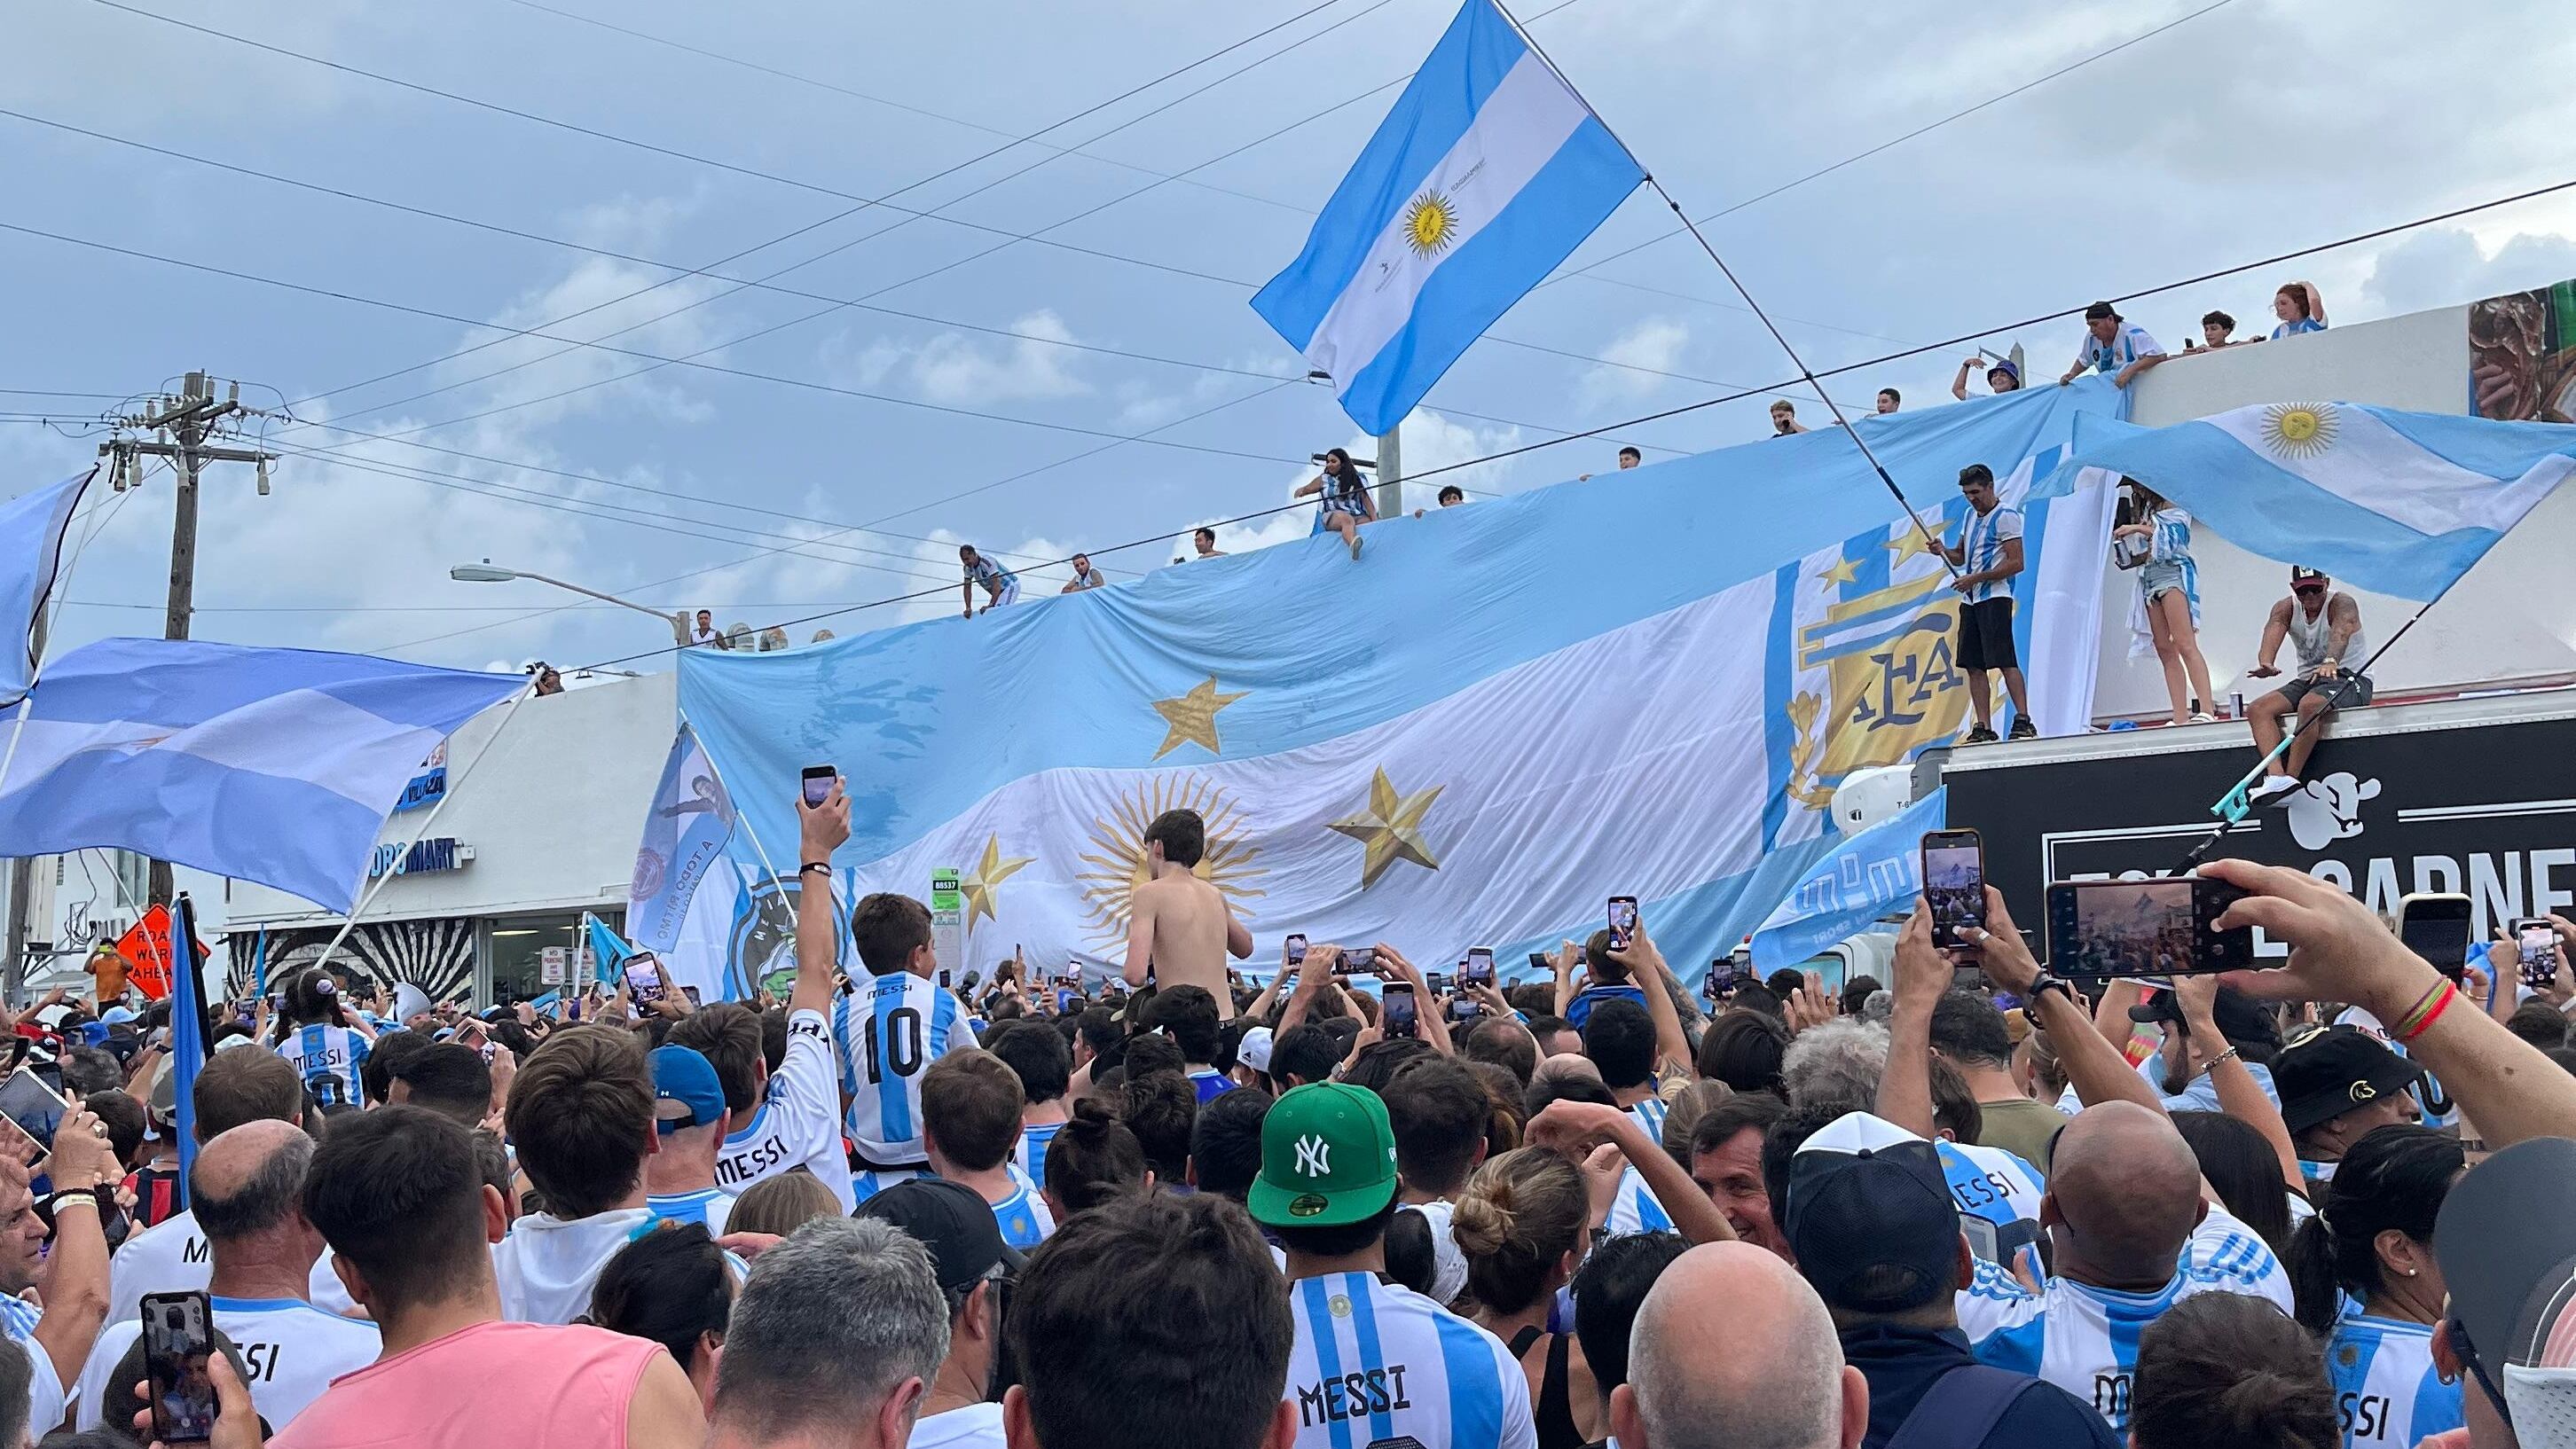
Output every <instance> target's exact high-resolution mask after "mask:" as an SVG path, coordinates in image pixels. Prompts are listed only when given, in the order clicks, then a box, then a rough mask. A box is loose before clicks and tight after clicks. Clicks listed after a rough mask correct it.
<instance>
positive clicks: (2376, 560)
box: [2043, 402, 2576, 600]
mask: <svg viewBox="0 0 2576 1449" xmlns="http://www.w3.org/2000/svg"><path fill="white" fill-rule="evenodd" d="M2087 467H2094V468H2105V469H2109V470H2111V471H2112V472H2115V473H2125V474H2127V475H2129V476H2130V477H2133V478H2136V479H2137V480H2138V481H2139V482H2142V483H2144V484H2146V485H2147V486H2148V487H2150V488H2153V489H2154V490H2156V492H2158V493H2160V494H2162V495H2163V496H2165V497H2166V498H2169V499H2171V500H2173V501H2174V502H2175V503H2178V504H2180V505H2182V506H2183V507H2184V508H2187V509H2189V510H2190V511H2191V513H2192V515H2193V516H2194V517H2195V518H2197V519H2199V520H2200V521H2201V522H2203V523H2206V524H2208V525H2209V526H2210V527H2211V528H2212V529H2213V530H2215V531H2216V532H2217V533H2218V535H2219V536H2220V537H2222V538H2224V539H2226V540H2227V541H2228V542H2230V543H2233V544H2235V545H2236V546H2237V547H2239V548H2242V549H2245V550H2246V551H2248V552H2250V553H2258V554H2261V555H2263V556H2264V557H2266V558H2270V559H2276V560H2278V561H2280V562H2283V563H2289V564H2299V565H2304V566H2307V567H2310V568H2317V569H2323V570H2324V571H2325V572H2326V573H2327V574H2329V575H2331V576H2333V577H2334V578H2337V579H2340V580H2342V581H2343V582H2345V583H2349V584H2356V585H2359V586H2360V587H2362V588H2365V589H2369V590H2371V591H2373V592H2375V593H2382V594H2389V595H2393V596H2395V597H2397V598H2401V599H2420V600H2431V599H2436V598H2439V597H2441V595H2442V592H2443V590H2445V589H2448V588H2449V587H2450V586H2451V585H2452V583H2453V582H2455V581H2456V580H2457V579H2458V578H2459V577H2460V575H2462V574H2464V573H2467V572H2468V571H2469V566H2470V565H2472V564H2474V563H2476V562H2477V561H2478V560H2479V559H2480V558H2482V557H2484V556H2485V554H2486V551H2487V550H2488V549H2490V548H2493V547H2495V544H2496V541H2497V540H2498V539H2500V538H2502V537H2504V535H2505V532H2506V530H2508V529H2510V528H2512V527H2513V526H2514V525H2515V524H2516V523H2519V522H2521V521H2522V517H2523V515H2524V514H2526V513H2529V512H2530V511H2531V510H2532V509H2533V508H2534V507H2536V506H2538V504H2539V503H2540V500H2541V499H2543V498H2546V497H2547V496H2549V490H2550V489H2552V488H2555V487H2557V486H2558V484H2559V483H2560V481H2561V480H2563V479H2565V478H2566V476H2567V474H2568V472H2569V470H2570V469H2576V427H2571V426H2569V425H2567V424H2564V423H2514V422H2498V421H2495V420H2492V419H2487V418H2465V417H2452V416H2449V415H2446V414H2440V413H2410V412H2400V411H2398V410H2397V409H2395V408H2378V407H2362V406H2358V405H2355V404H2353V403H2340V402H2320V403H2266V404H2262V405H2259V406H2255V407H2246V408H2237V409H2235V410H2234V411H2232V412H2224V413H2217V414H2214V415H2212V416H2210V417H2206V418H2201V419H2199V420H2197V421H2195V422H2188V423H2177V424H2175V425H2173V426H2172V427H2165V428H2141V427H2133V426H2131V425H2130V424H2127V423H2124V422H2119V421H2116V420H2112V419H2107V418H2085V419H2082V420H2081V422H2080V423H2079V425H2078V427H2077V428H2076V432H2075V449H2074V456H2073V457H2072V458H2071V459H2070V460H2069V462H2068V463H2067V464H2066V465H2065V467H2064V468H2063V469H2062V470H2061V472H2062V473H2063V474H2064V475H2065V476H2063V477H2061V478H2058V479H2053V480H2050V481H2049V483H2048V484H2047V485H2046V487H2045V488H2044V490H2043V491H2050V492H2054V491H2065V490H2071V489H2072V488H2073V487H2075V486H2076V484H2075V479H2074V473H2075V471H2076V470H2078V469H2082V468H2087Z"/></svg>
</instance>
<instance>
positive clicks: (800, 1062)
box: [716, 1011, 858, 1213]
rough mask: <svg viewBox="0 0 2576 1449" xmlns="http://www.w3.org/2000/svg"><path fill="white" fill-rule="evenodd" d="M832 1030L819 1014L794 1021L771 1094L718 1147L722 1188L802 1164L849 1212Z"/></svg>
mask: <svg viewBox="0 0 2576 1449" xmlns="http://www.w3.org/2000/svg"><path fill="white" fill-rule="evenodd" d="M832 1075H833V1073H832V1033H831V1029H830V1028H829V1027H827V1026H825V1025H824V1023H823V1013H821V1012H819V1011H799V1012H794V1013H791V1014H790V1015H789V1016H788V1018H787V1054H786V1055H785V1056H783V1057H781V1058H780V1059H779V1062H778V1070H777V1071H775V1072H772V1073H770V1076H769V1095H768V1097H767V1098H766V1099H765V1100H763V1101H762V1102H761V1104H760V1110H759V1111H757V1112H755V1113H753V1114H752V1118H751V1121H750V1122H749V1123H748V1124H746V1125H745V1126H744V1127H743V1129H742V1130H741V1131H739V1132H733V1133H729V1134H727V1135H726V1137H725V1140H724V1145H723V1146H722V1147H719V1148H718V1149H716V1186H718V1187H721V1188H723V1189H724V1190H725V1191H727V1192H733V1193H738V1192H741V1191H742V1190H743V1189H745V1188H747V1187H750V1186H751V1185H752V1184H753V1183H755V1182H758V1181H760V1180H761V1179H762V1178H764V1177H775V1176H777V1175H778V1174H779V1173H782V1172H786V1171H788V1170H790V1169H792V1168H798V1167H802V1168H804V1169H805V1170H806V1171H808V1172H810V1173H812V1174H814V1178H815V1180H816V1181H818V1182H820V1183H822V1184H823V1185H824V1186H825V1187H827V1188H830V1189H831V1190H832V1196H833V1198H834V1199H835V1200H836V1201H838V1202H839V1203H840V1204H841V1211H843V1212H845V1213H846V1212H848V1211H850V1210H851V1209H853V1208H855V1207H857V1206H858V1199H857V1198H856V1197H854V1196H853V1195H852V1194H851V1191H850V1159H849V1157H848V1156H847V1155H845V1154H844V1153H843V1152H842V1151H841V1122H840V1117H841V1112H840V1108H841V1099H840V1096H839V1094H838V1093H837V1092H836V1091H834V1089H833V1083H832Z"/></svg>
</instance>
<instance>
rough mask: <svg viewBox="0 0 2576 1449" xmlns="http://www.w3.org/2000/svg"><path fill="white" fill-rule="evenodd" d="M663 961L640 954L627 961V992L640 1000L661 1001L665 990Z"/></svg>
mask: <svg viewBox="0 0 2576 1449" xmlns="http://www.w3.org/2000/svg"><path fill="white" fill-rule="evenodd" d="M664 989H665V988H664V986H663V984H662V963H661V962H659V961H656V960H654V959H653V958H652V957H650V956H638V957H636V958H634V959H633V960H631V961H629V962H627V963H626V993H627V994H628V995H629V996H632V997H634V998H635V999H636V1000H638V1001H659V1000H661V999H662V992H663V991H664Z"/></svg>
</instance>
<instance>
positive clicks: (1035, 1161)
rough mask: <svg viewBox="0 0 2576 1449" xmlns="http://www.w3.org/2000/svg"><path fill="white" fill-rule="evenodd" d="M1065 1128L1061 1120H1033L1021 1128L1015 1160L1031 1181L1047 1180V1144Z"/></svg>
mask: <svg viewBox="0 0 2576 1449" xmlns="http://www.w3.org/2000/svg"><path fill="white" fill-rule="evenodd" d="M1063 1130H1064V1124H1063V1123H1061V1122H1033V1123H1031V1124H1029V1125H1028V1126H1025V1127H1022V1128H1021V1129H1020V1150H1019V1153H1018V1155H1017V1157H1016V1159H1015V1160H1016V1161H1017V1163H1018V1165H1019V1169H1020V1171H1022V1172H1025V1173H1027V1174H1028V1175H1029V1181H1031V1182H1040V1183H1042V1182H1045V1181H1046V1150H1047V1144H1048V1143H1050V1142H1053V1141H1054V1140H1055V1134H1057V1133H1058V1132H1061V1131H1063Z"/></svg>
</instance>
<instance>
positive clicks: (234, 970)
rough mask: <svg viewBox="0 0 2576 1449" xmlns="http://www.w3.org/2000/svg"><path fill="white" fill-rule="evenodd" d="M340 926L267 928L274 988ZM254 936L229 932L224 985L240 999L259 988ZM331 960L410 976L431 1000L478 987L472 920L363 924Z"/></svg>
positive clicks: (339, 965) (380, 975)
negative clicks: (320, 928) (306, 929)
mask: <svg viewBox="0 0 2576 1449" xmlns="http://www.w3.org/2000/svg"><path fill="white" fill-rule="evenodd" d="M337 929H338V928H337V927H333V928H331V929H328V930H311V931H271V932H269V933H268V946H267V952H268V981H269V987H270V989H271V990H275V989H276V987H277V985H278V983H280V982H282V981H284V980H285V979H286V978H287V977H288V976H290V975H292V974H293V973H294V972H295V971H296V969H297V968H299V967H301V966H304V965H306V964H308V963H310V962H314V961H318V960H320V959H322V952H323V950H324V949H325V948H327V947H328V946H329V945H330V944H331V937H332V936H333V935H334V934H336V932H337ZM256 939H257V937H256V934H255V933H236V934H235V935H233V936H231V937H230V938H228V940H229V944H230V945H231V946H232V947H233V948H234V949H233V950H232V952H231V953H230V954H231V956H232V961H231V964H230V966H229V967H228V968H227V971H226V974H225V977H224V990H225V991H226V992H227V993H229V994H230V995H231V996H232V997H233V998H234V999H236V1000H238V999H240V998H243V997H247V996H249V995H250V994H251V992H252V991H253V989H254V988H255V984H256V980H257V973H256V968H255V967H254V966H253V965H252V963H251V957H250V952H251V949H252V944H253V942H254V941H255V940H256ZM331 964H332V966H333V968H334V969H336V970H340V971H343V972H346V973H348V974H349V975H350V976H351V977H353V978H355V977H365V978H370V979H373V980H375V981H379V982H388V983H390V982H403V981H408V982H410V983H411V984H412V985H414V986H417V987H419V988H420V989H421V990H423V991H425V992H427V993H429V999H430V1000H432V1001H453V1000H455V999H457V998H459V997H462V996H466V995H468V994H470V993H471V992H472V991H473V989H474V922H472V921H471V920H467V919H463V918H459V917H452V916H443V917H435V918H432V919H429V920H420V921H381V922H375V923H371V924H367V925H361V926H359V927H358V928H357V929H356V930H354V931H351V932H350V933H349V939H347V940H345V941H343V942H341V943H340V949H339V950H338V951H337V952H334V953H333V955H332V957H331Z"/></svg>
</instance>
